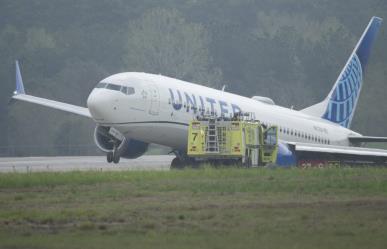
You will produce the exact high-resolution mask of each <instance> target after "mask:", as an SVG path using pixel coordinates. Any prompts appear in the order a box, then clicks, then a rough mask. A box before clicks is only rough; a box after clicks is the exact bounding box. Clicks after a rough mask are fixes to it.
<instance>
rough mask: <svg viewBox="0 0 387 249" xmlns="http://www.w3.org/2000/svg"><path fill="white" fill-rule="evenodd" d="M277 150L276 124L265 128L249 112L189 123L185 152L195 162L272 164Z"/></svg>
mask: <svg viewBox="0 0 387 249" xmlns="http://www.w3.org/2000/svg"><path fill="white" fill-rule="evenodd" d="M277 153H278V129H277V127H276V126H270V127H266V126H265V125H263V124H261V123H260V122H259V121H258V120H255V119H254V118H252V115H251V114H249V115H238V116H235V117H234V118H231V119H226V118H219V117H214V116H202V117H198V118H197V119H195V120H192V121H191V122H190V124H189V130H188V147H187V155H188V156H189V157H190V158H192V159H195V161H211V162H216V161H217V162H220V163H239V164H240V163H242V164H243V165H245V166H264V165H266V164H272V163H275V162H276V159H277Z"/></svg>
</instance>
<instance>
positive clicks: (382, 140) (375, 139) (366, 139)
mask: <svg viewBox="0 0 387 249" xmlns="http://www.w3.org/2000/svg"><path fill="white" fill-rule="evenodd" d="M348 139H349V141H350V142H351V143H355V144H356V143H386V142H387V137H370V136H361V137H348Z"/></svg>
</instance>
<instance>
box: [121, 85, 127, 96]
mask: <svg viewBox="0 0 387 249" xmlns="http://www.w3.org/2000/svg"><path fill="white" fill-rule="evenodd" d="M127 91H128V88H127V87H126V86H122V87H121V92H122V93H124V94H126V92H127Z"/></svg>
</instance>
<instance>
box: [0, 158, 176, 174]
mask: <svg viewBox="0 0 387 249" xmlns="http://www.w3.org/2000/svg"><path fill="white" fill-rule="evenodd" d="M173 158H174V156H167V155H163V156H142V157H139V158H137V159H123V158H122V159H121V161H120V163H119V164H114V163H107V162H106V157H103V156H83V157H82V156H80V157H12V158H10V157H3V158H0V172H2V173H5V172H64V171H74V170H82V171H85V170H100V171H118V170H169V166H170V165H171V161H172V159H173Z"/></svg>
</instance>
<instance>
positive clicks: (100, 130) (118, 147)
mask: <svg viewBox="0 0 387 249" xmlns="http://www.w3.org/2000/svg"><path fill="white" fill-rule="evenodd" d="M116 132H118V131H116ZM94 141H95V144H96V145H97V146H98V148H99V149H100V150H102V151H104V152H106V153H108V161H110V160H109V155H110V154H111V153H117V154H118V155H119V157H123V158H128V159H133V158H137V157H139V156H142V155H143V154H144V153H145V152H146V151H147V150H148V146H149V144H148V143H144V142H141V141H139V140H135V139H127V138H125V137H124V136H123V135H122V134H121V137H120V134H115V133H114V132H112V131H111V128H110V127H106V126H96V127H95V130H94Z"/></svg>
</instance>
